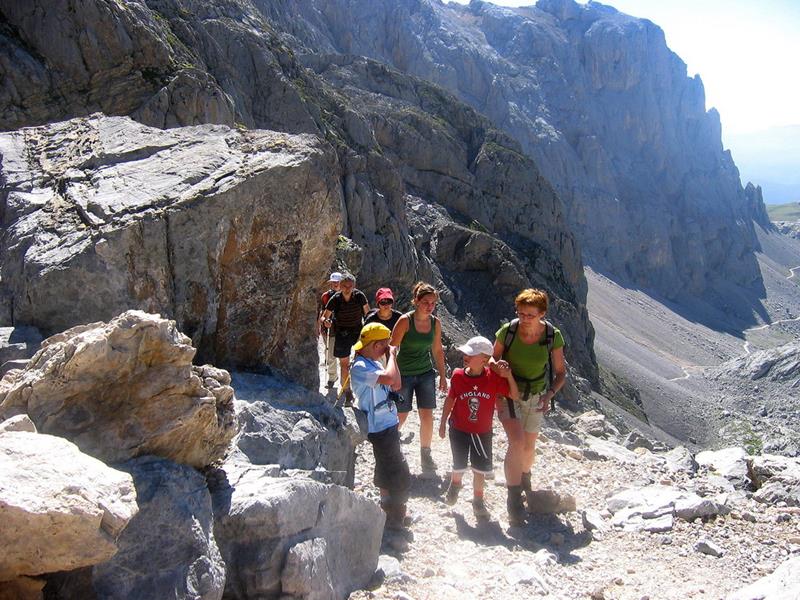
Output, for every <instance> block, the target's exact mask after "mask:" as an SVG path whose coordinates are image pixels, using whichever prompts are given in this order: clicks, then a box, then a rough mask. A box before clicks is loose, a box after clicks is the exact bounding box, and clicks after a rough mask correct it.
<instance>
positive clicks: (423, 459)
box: [419, 448, 436, 473]
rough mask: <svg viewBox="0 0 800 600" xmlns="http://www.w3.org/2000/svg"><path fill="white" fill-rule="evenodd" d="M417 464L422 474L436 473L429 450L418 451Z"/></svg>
mask: <svg viewBox="0 0 800 600" xmlns="http://www.w3.org/2000/svg"><path fill="white" fill-rule="evenodd" d="M419 464H420V466H421V467H422V472H423V473H436V463H435V462H433V456H431V449H430V448H420V449H419Z"/></svg>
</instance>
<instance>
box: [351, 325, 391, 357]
mask: <svg viewBox="0 0 800 600" xmlns="http://www.w3.org/2000/svg"><path fill="white" fill-rule="evenodd" d="M390 337H392V332H391V331H389V328H388V327H386V325H381V324H380V323H367V324H366V325H364V327H363V328H362V329H361V335H360V336H359V337H358V341H357V342H356V343H355V345H354V346H353V350H355V351H356V352H358V351H359V350H361V349H362V348H363V347H364V346H366V345H367V344H371V343H372V342H378V341H380V340H388V339H389V338H390Z"/></svg>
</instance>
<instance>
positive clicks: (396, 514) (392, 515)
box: [384, 504, 411, 531]
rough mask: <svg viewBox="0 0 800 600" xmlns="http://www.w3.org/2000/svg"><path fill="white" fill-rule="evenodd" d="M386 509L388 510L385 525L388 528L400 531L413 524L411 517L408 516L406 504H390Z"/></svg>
mask: <svg viewBox="0 0 800 600" xmlns="http://www.w3.org/2000/svg"><path fill="white" fill-rule="evenodd" d="M384 510H385V511H386V525H385V526H384V527H385V528H386V529H390V530H392V531H398V530H402V529H405V528H406V527H408V526H409V525H410V524H411V519H410V518H408V517H406V505H405V504H400V505H394V504H390V505H388V506H387V507H386V508H384Z"/></svg>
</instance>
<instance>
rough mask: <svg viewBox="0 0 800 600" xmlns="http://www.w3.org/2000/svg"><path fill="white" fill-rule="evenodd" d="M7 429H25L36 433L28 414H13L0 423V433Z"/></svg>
mask: <svg viewBox="0 0 800 600" xmlns="http://www.w3.org/2000/svg"><path fill="white" fill-rule="evenodd" d="M7 431H27V432H29V433H37V431H36V425H34V424H33V421H31V419H30V417H29V416H28V415H15V416H13V417H11V418H10V419H6V420H5V421H3V422H2V423H0V434H3V433H5V432H7Z"/></svg>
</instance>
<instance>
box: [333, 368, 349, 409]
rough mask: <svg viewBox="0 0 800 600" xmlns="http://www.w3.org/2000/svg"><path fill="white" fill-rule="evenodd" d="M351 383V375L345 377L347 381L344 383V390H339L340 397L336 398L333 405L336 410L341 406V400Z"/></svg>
mask: <svg viewBox="0 0 800 600" xmlns="http://www.w3.org/2000/svg"><path fill="white" fill-rule="evenodd" d="M349 383H350V373H348V374H347V377H345V379H344V383H342V389H340V390H339V395H338V396H336V402H334V403H333V408H336V407H337V406H339V400H341V399H342V395H343V394H344V393H345V391H346V390H347V386H348V384H349Z"/></svg>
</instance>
